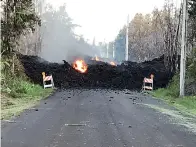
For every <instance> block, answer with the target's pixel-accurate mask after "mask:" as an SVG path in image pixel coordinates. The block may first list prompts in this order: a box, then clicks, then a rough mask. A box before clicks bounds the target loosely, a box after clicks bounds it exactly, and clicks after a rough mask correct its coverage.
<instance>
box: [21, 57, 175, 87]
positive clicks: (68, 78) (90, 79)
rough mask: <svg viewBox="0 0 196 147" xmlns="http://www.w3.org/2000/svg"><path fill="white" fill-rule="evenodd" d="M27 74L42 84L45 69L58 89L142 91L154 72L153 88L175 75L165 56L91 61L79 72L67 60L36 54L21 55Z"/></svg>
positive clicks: (165, 82) (163, 84)
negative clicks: (53, 60) (115, 63)
mask: <svg viewBox="0 0 196 147" xmlns="http://www.w3.org/2000/svg"><path fill="white" fill-rule="evenodd" d="M19 58H20V60H21V62H22V64H23V66H24V69H25V73H26V75H27V76H28V77H29V78H30V79H31V80H32V81H33V82H35V83H37V84H40V85H42V83H43V82H42V74H41V73H42V72H46V74H52V76H53V79H54V84H55V87H57V88H74V87H81V88H118V89H131V90H140V89H141V88H142V84H143V78H144V77H149V76H150V74H154V75H155V77H154V87H155V88H160V87H165V86H166V85H167V84H168V81H169V80H170V79H171V78H172V76H173V73H170V72H169V71H168V70H167V69H166V68H165V66H164V59H163V57H161V58H158V59H154V60H152V61H146V62H143V63H134V62H127V65H123V64H122V65H118V66H112V65H109V64H107V63H104V62H101V61H91V63H90V62H88V71H87V72H86V73H79V72H77V71H76V70H74V69H73V68H72V66H71V65H70V64H69V63H68V62H66V61H64V64H63V63H62V64H58V63H50V62H47V61H44V60H43V59H41V58H39V57H36V56H25V55H20V56H19Z"/></svg>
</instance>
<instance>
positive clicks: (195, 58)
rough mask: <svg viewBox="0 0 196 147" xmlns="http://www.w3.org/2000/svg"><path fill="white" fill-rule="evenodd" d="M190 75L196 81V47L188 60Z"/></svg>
mask: <svg viewBox="0 0 196 147" xmlns="http://www.w3.org/2000/svg"><path fill="white" fill-rule="evenodd" d="M187 66H188V75H189V76H190V77H192V78H193V79H195V81H196V48H195V49H193V51H192V56H191V57H190V58H189V59H188V61H187Z"/></svg>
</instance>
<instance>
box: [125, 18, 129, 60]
mask: <svg viewBox="0 0 196 147" xmlns="http://www.w3.org/2000/svg"><path fill="white" fill-rule="evenodd" d="M128 60H129V15H128V16H127V27H126V48H125V61H128Z"/></svg>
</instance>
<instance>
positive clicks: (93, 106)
mask: <svg viewBox="0 0 196 147" xmlns="http://www.w3.org/2000/svg"><path fill="white" fill-rule="evenodd" d="M150 105H154V106H157V107H158V108H159V107H162V106H164V104H163V102H161V101H158V100H155V99H152V98H150V97H149V96H144V95H142V94H139V93H136V92H126V91H112V90H79V89H78V90H64V91H58V92H56V93H55V94H53V95H52V96H50V97H49V98H48V99H46V100H43V101H41V103H40V105H39V106H36V107H35V108H31V109H29V110H26V111H25V112H24V113H22V114H21V115H20V116H19V117H18V118H15V119H14V120H12V121H10V122H2V138H1V141H2V147H196V135H195V133H194V132H192V131H190V130H189V129H188V128H186V127H184V126H182V125H179V124H176V123H172V120H171V119H170V117H169V116H167V115H165V114H162V113H161V112H159V111H157V110H155V109H153V108H150V107H148V106H150ZM164 107H165V108H166V107H167V106H166V105H165V106H164ZM193 127H194V125H193ZM193 129H194V128H193Z"/></svg>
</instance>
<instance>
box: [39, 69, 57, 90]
mask: <svg viewBox="0 0 196 147" xmlns="http://www.w3.org/2000/svg"><path fill="white" fill-rule="evenodd" d="M42 76H43V86H44V89H45V88H48V87H52V88H54V81H53V77H52V75H50V76H46V74H45V72H42ZM47 81H50V84H46V82H47Z"/></svg>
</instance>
